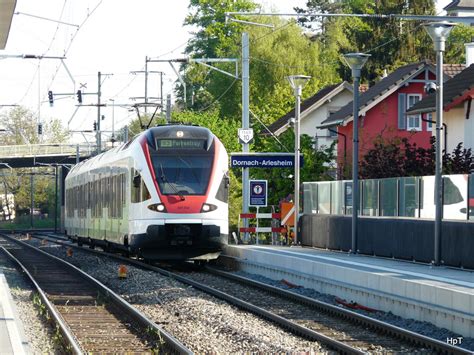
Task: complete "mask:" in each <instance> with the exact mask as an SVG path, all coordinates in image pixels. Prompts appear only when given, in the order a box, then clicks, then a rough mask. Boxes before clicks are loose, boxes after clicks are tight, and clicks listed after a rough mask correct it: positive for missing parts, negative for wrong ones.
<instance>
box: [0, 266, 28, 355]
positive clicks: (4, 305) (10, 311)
mask: <svg viewBox="0 0 474 355" xmlns="http://www.w3.org/2000/svg"><path fill="white" fill-rule="evenodd" d="M22 328H23V327H22V325H21V322H20V320H19V318H18V314H17V312H16V310H15V305H14V303H13V299H12V296H11V293H10V289H9V287H8V284H7V281H6V279H5V275H3V274H2V273H1V272H0V354H1V355H6V354H15V355H17V354H18V355H19V354H27V353H28V352H29V350H28V344H27V342H26V339H25V338H24V335H23V332H22Z"/></svg>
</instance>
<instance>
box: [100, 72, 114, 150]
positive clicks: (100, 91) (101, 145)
mask: <svg viewBox="0 0 474 355" xmlns="http://www.w3.org/2000/svg"><path fill="white" fill-rule="evenodd" d="M110 75H113V74H102V73H101V72H98V73H97V133H96V141H97V154H100V153H101V152H102V133H101V131H100V121H101V116H100V107H101V106H105V104H101V103H100V97H101V95H102V89H101V88H102V76H105V77H107V76H110Z"/></svg>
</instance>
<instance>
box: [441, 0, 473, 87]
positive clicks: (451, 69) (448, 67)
mask: <svg viewBox="0 0 474 355" xmlns="http://www.w3.org/2000/svg"><path fill="white" fill-rule="evenodd" d="M473 1H474V0H473ZM443 69H444V74H445V75H449V76H450V77H451V78H452V77H453V76H456V75H458V74H459V73H460V72H462V71H463V70H464V69H466V66H465V65H464V64H444V65H443Z"/></svg>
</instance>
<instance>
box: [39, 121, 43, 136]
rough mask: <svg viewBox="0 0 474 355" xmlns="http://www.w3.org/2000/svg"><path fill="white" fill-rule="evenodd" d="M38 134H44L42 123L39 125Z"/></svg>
mask: <svg viewBox="0 0 474 355" xmlns="http://www.w3.org/2000/svg"><path fill="white" fill-rule="evenodd" d="M38 134H39V135H42V134H43V124H42V123H38Z"/></svg>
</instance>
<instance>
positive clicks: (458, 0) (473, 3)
mask: <svg viewBox="0 0 474 355" xmlns="http://www.w3.org/2000/svg"><path fill="white" fill-rule="evenodd" d="M444 10H446V11H447V12H457V11H466V10H467V11H469V10H471V11H472V10H474V0H454V1H452V2H451V3H450V4H448V5H447V6H445V7H444Z"/></svg>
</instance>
